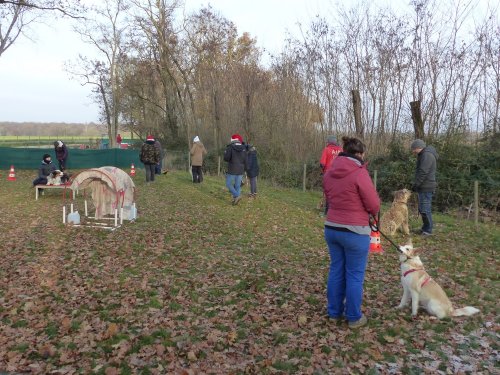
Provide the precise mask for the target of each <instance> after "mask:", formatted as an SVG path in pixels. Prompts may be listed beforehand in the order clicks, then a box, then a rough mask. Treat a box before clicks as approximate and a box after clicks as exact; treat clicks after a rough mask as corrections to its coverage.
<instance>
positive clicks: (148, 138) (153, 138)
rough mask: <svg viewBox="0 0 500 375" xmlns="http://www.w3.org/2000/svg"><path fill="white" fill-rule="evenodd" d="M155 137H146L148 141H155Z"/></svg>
mask: <svg viewBox="0 0 500 375" xmlns="http://www.w3.org/2000/svg"><path fill="white" fill-rule="evenodd" d="M154 140H155V137H153V136H152V135H151V134H150V135H148V136H147V137H146V141H154Z"/></svg>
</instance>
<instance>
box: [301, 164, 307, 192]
mask: <svg viewBox="0 0 500 375" xmlns="http://www.w3.org/2000/svg"><path fill="white" fill-rule="evenodd" d="M306 176H307V164H305V163H304V176H303V177H302V191H306Z"/></svg>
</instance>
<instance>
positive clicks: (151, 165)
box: [140, 135, 160, 183]
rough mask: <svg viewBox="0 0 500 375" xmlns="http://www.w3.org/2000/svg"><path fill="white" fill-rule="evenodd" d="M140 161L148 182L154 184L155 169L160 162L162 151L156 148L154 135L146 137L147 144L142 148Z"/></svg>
mask: <svg viewBox="0 0 500 375" xmlns="http://www.w3.org/2000/svg"><path fill="white" fill-rule="evenodd" d="M140 159H141V162H142V163H143V164H144V168H145V169H146V182H147V183H149V182H153V181H154V180H155V167H156V165H157V164H158V163H159V162H160V150H159V149H158V148H157V147H156V146H155V138H154V137H153V136H152V135H148V136H147V137H146V142H144V144H143V145H142V147H141V153H140Z"/></svg>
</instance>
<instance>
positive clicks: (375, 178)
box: [373, 169, 377, 190]
mask: <svg viewBox="0 0 500 375" xmlns="http://www.w3.org/2000/svg"><path fill="white" fill-rule="evenodd" d="M373 185H374V186H375V190H377V170H376V169H375V170H374V171H373Z"/></svg>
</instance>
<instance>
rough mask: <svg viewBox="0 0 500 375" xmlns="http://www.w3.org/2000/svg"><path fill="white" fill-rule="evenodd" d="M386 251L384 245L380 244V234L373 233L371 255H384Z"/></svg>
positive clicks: (371, 236)
mask: <svg viewBox="0 0 500 375" xmlns="http://www.w3.org/2000/svg"><path fill="white" fill-rule="evenodd" d="M383 252H384V249H382V245H381V244H380V232H379V231H377V232H374V231H373V230H372V232H371V233H370V253H383Z"/></svg>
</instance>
